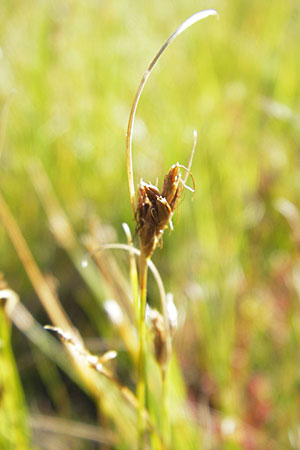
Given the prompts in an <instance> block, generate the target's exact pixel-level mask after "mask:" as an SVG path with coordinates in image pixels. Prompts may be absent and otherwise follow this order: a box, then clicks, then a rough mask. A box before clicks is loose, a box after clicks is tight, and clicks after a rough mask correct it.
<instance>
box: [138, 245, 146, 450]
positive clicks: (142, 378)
mask: <svg viewBox="0 0 300 450" xmlns="http://www.w3.org/2000/svg"><path fill="white" fill-rule="evenodd" d="M147 274H148V264H147V258H146V257H145V254H144V252H143V251H142V252H141V254H140V303H139V324H138V326H139V358H138V382H137V398H138V449H139V450H142V449H143V448H144V437H145V422H144V416H143V411H144V409H145V399H146V395H145V393H146V322H145V313H146V301H147Z"/></svg>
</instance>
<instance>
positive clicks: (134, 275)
mask: <svg viewBox="0 0 300 450" xmlns="http://www.w3.org/2000/svg"><path fill="white" fill-rule="evenodd" d="M122 226H123V230H124V232H125V234H126V237H127V241H128V246H129V248H130V250H129V267H130V270H129V276H130V282H131V291H132V300H133V308H134V313H135V319H136V323H138V321H139V304H138V303H139V281H138V272H137V266H136V260H135V256H134V247H133V240H132V236H131V232H130V228H129V226H128V225H127V223H123V224H122Z"/></svg>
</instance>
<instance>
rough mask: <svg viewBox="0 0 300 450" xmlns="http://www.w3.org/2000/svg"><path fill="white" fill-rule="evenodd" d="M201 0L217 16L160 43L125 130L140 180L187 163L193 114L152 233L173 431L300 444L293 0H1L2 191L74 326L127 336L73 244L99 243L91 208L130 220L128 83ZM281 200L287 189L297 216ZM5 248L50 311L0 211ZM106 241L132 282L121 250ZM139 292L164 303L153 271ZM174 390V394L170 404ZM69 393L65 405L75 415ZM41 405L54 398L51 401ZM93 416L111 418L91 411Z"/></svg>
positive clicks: (188, 437)
mask: <svg viewBox="0 0 300 450" xmlns="http://www.w3.org/2000/svg"><path fill="white" fill-rule="evenodd" d="M202 8H203V9H204V8H216V9H218V11H219V14H220V20H218V21H214V20H208V21H207V22H203V23H201V26H197V27H194V28H192V29H191V30H189V31H188V32H187V33H186V34H184V35H183V36H182V37H181V39H180V40H178V42H176V43H175V44H174V45H172V46H171V47H170V48H169V49H168V52H167V53H166V55H165V56H164V58H163V59H162V60H161V61H160V63H159V65H158V66H157V68H156V70H155V72H154V73H153V77H152V78H151V79H150V80H149V84H148V85H147V87H146V89H145V92H144V93H143V97H142V101H141V103H140V105H139V109H138V112H137V119H136V127H135V134H134V150H133V152H134V159H133V163H134V169H135V177H136V180H137V181H138V180H139V178H140V177H143V179H144V180H145V181H147V182H148V181H150V180H151V181H152V182H155V178H156V177H157V176H158V177H159V185H160V186H161V184H162V181H163V176H164V174H165V173H166V172H167V170H168V169H169V167H170V166H171V165H172V164H173V163H175V162H176V161H179V162H180V163H182V164H187V160H188V154H189V150H190V147H191V144H192V133H193V130H194V129H196V130H197V131H198V146H197V152H196V155H195V159H194V163H193V175H194V177H195V180H196V188H197V189H196V196H195V200H194V201H193V202H192V201H191V200H190V198H189V195H188V193H186V195H185V197H186V198H185V201H184V202H183V203H182V205H180V208H179V219H178V223H176V214H175V216H174V222H175V230H174V231H173V232H172V234H171V235H170V236H168V233H165V237H164V248H163V250H157V251H156V253H155V255H154V257H153V260H154V262H155V263H156V265H157V267H158V268H159V270H160V273H161V276H162V278H163V281H164V284H165V288H166V291H167V292H168V291H171V292H173V293H174V299H175V304H176V306H177V308H178V314H179V318H178V319H179V326H178V330H177V333H176V334H175V337H174V348H175V353H176V357H177V359H178V365H179V367H180V370H181V372H182V375H183V379H182V377H181V375H180V376H179V375H178V377H176V376H175V373H176V371H178V370H179V369H178V366H177V364H176V361H175V362H174V365H173V366H172V370H173V372H174V373H172V377H173V379H174V380H176V381H174V385H173V387H172V386H170V402H171V406H170V409H171V410H172V411H173V418H172V420H173V425H174V426H173V442H174V443H176V447H175V444H174V447H173V448H178V449H181V448H182V449H186V448H195V447H193V445H195V442H202V443H203V447H204V448H213V447H214V446H215V447H217V448H228V449H236V448H237V449H242V448H250V444H249V440H251V441H252V442H253V446H254V448H258V449H259V448H272V449H278V450H279V449H282V448H289V447H290V446H292V447H293V448H300V447H299V435H298V434H299V433H298V431H297V430H298V425H299V412H298V403H299V369H298V366H299V360H298V359H299V357H298V355H299V351H298V349H299V337H300V336H299V333H300V322H299V290H300V289H299V261H300V260H299V235H298V228H299V227H298V222H297V219H295V217H296V218H297V211H299V208H300V204H299V190H300V183H299V156H298V152H299V134H300V132H299V130H300V116H299V114H300V111H299V110H300V106H299V98H300V83H299V74H300V62H299V61H300V60H299V51H298V46H299V38H300V31H299V30H300V23H299V12H300V11H299V5H298V2H297V1H296V0H295V1H292V0H290V1H285V2H282V1H281V0H274V1H273V2H272V5H270V3H269V2H260V1H256V0H252V1H248V0H246V1H245V0H233V1H231V2H227V3H226V4H225V3H224V4H220V3H219V2H216V1H213V2H211V3H210V4H208V3H207V2H204V1H201V2H200V3H199V2H196V1H192V0H189V1H187V2H184V3H181V4H180V2H175V3H174V2H172V3H171V2H164V3H163V4H161V2H160V3H158V2H152V3H147V2H144V1H139V2H136V3H135V4H134V3H132V2H131V3H130V4H129V3H128V2H127V3H126V2H116V1H110V2H100V1H85V2H84V1H79V2H74V1H63V2H58V1H54V2H41V3H39V4H33V3H32V4H31V5H30V4H28V2H26V4H25V2H24V3H22V2H16V1H10V0H2V2H1V13H0V48H1V52H0V55H1V59H0V102H1V107H2V106H3V107H4V108H6V109H4V110H3V111H4V113H5V114H3V115H2V116H1V131H0V136H1V140H2V136H3V138H4V139H3V146H2V142H0V145H1V147H2V148H1V186H0V187H1V192H2V194H3V195H4V197H5V199H6V201H7V203H8V205H9V207H10V209H11V210H12V212H13V214H14V217H15V219H16V221H17V223H18V225H19V227H20V229H21V231H22V233H23V234H24V237H25V238H26V240H27V242H28V244H29V246H30V248H31V250H32V251H33V254H34V255H35V257H36V260H37V263H38V266H39V267H40V269H41V270H42V272H52V273H54V275H55V276H56V278H58V279H59V287H58V294H59V296H60V297H61V298H62V301H63V303H64V304H65V309H66V310H67V312H68V313H69V314H70V315H71V317H72V320H73V321H74V323H75V326H76V327H78V328H79V329H80V331H81V333H82V335H83V337H84V338H85V337H88V336H91V335H96V334H98V335H100V336H101V338H103V339H104V340H105V341H107V340H109V341H113V342H115V343H117V344H118V346H120V347H121V348H122V345H124V344H123V342H124V339H125V341H126V337H125V338H124V334H123V337H122V335H121V333H120V330H119V332H118V327H114V326H112V324H111V323H110V322H109V320H108V318H107V315H106V313H105V312H104V311H103V309H102V306H101V305H102V304H103V302H104V301H105V300H107V298H109V296H113V295H114V294H115V293H113V292H112V291H110V285H109V283H107V280H106V282H105V281H104V282H103V280H102V281H100V278H99V279H97V274H96V268H95V267H94V266H93V265H92V264H93V263H92V262H91V263H90V265H89V269H88V272H84V271H83V270H81V269H80V259H81V257H83V253H80V251H81V252H84V251H83V250H82V247H81V250H80V251H79V250H78V248H79V247H78V246H79V242H80V238H81V235H82V234H85V235H88V236H89V238H90V239H91V235H92V238H93V239H92V242H93V243H96V242H97V239H98V238H99V235H97V230H99V229H100V230H101V229H102V228H101V227H98V224H97V221H96V220H95V217H98V218H100V220H101V222H102V223H104V224H109V226H112V227H114V229H115V233H116V234H117V236H115V239H111V240H117V241H122V242H123V243H127V239H126V238H125V235H124V233H123V229H122V225H121V224H122V223H123V222H127V223H128V224H129V226H130V228H131V231H132V233H134V228H135V224H134V222H133V220H132V212H131V206H130V202H129V195H128V188H127V180H126V170H125V164H126V163H125V160H126V157H125V130H126V124H127V120H128V115H129V111H130V106H131V102H132V98H133V95H134V93H135V91H136V88H137V85H138V82H139V80H140V77H141V75H142V73H143V72H144V69H145V67H146V66H147V64H148V62H149V60H150V59H151V57H152V56H153V55H154V53H155V52H156V51H157V49H158V48H159V46H160V45H161V44H162V42H164V40H165V39H166V38H167V36H168V35H169V34H170V33H171V32H172V31H173V30H174V28H175V27H176V26H177V25H178V24H179V23H181V22H182V21H183V20H184V19H185V18H186V17H188V16H189V15H190V14H192V13H194V12H196V11H197V10H199V9H202ZM12 91H13V95H11V93H12ZM7 99H9V101H8V102H7ZM6 102H7V103H6ZM4 105H6V106H4ZM3 123H5V124H6V125H5V133H4V132H3V131H2V124H3ZM35 159H37V160H39V161H41V163H42V166H43V167H44V170H45V171H46V173H47V175H48V176H49V178H50V180H51V182H52V186H53V188H54V191H55V195H56V198H57V199H58V200H59V202H60V203H61V205H62V206H63V209H64V210H65V212H66V214H67V217H68V220H69V221H70V222H71V224H72V226H73V227H74V230H75V235H76V243H73V244H74V245H73V246H72V245H71V246H69V247H67V245H65V247H64V248H65V250H66V251H67V252H68V253H69V256H70V260H71V261H72V262H73V263H74V265H75V267H77V269H78V270H79V271H81V275H82V276H83V277H85V283H82V282H81V281H80V276H79V275H78V274H77V272H75V271H74V272H73V271H72V269H71V262H70V261H69V260H68V259H67V258H66V257H65V256H62V255H64V253H63V252H62V251H59V250H57V248H58V246H60V247H61V246H62V242H59V245H57V241H59V239H57V236H55V233H54V236H53V235H52V234H51V233H49V231H48V218H47V216H46V215H48V216H49V210H47V205H45V203H46V204H47V196H46V195H45V193H44V194H43V191H42V189H39V188H38V184H39V179H38V177H36V179H34V175H33V174H32V170H33V160H35ZM33 179H34V180H33ZM32 180H33V181H35V187H33V183H32ZM36 191H37V192H38V194H39V196H40V197H41V203H40V202H39V199H38V197H37V196H36ZM284 200H288V201H289V202H291V203H292V204H293V205H294V207H295V211H296V212H295V213H294V215H293V214H292V215H291V214H289V212H291V209H287V205H289V203H282V202H283V201H284ZM280 202H281V203H280ZM44 211H46V214H45V212H44ZM298 214H299V213H298ZM93 233H94V234H93ZM86 237H87V236H85V238H86ZM109 240H110V239H109ZM111 240H110V241H111ZM85 243H86V240H85ZM65 244H67V242H65ZM0 255H1V259H0V260H1V267H0V270H1V271H3V272H4V273H5V277H6V278H7V279H8V281H9V283H10V285H11V287H12V288H13V289H14V290H16V291H17V292H18V293H19V294H20V297H21V299H22V301H24V303H25V304H26V306H27V307H28V309H29V310H31V311H32V313H33V314H34V315H36V316H37V317H38V318H39V317H42V324H44V323H46V322H45V321H47V319H45V317H44V316H42V312H41V310H40V307H39V306H38V300H37V298H36V297H35V294H34V293H33V290H32V287H31V286H30V285H29V283H28V281H27V280H26V277H25V274H24V270H23V267H22V265H21V264H20V263H19V261H18V257H17V255H16V253H15V252H14V251H13V249H12V246H11V244H10V241H9V239H8V238H7V235H6V233H5V231H4V229H3V228H1V229H0ZM114 255H115V256H116V258H117V259H118V260H119V262H121V268H122V269H123V276H124V277H125V279H126V281H127V283H128V285H129V282H128V280H129V278H128V260H127V258H124V259H122V258H123V257H122V256H120V253H119V252H116V253H114ZM110 256H111V255H110ZM110 267H111V266H110ZM94 269H95V271H94ZM126 277H127V278H126ZM103 283H104V284H103ZM105 283H106V284H105ZM148 295H149V301H150V303H151V304H152V305H153V306H155V307H159V296H158V292H157V288H156V285H155V283H154V282H153V280H152V279H151V278H150V279H149V285H148ZM75 305H76V306H75ZM82 311H84V312H82ZM87 318H89V320H88V319H87ZM131 331H132V330H131V329H130V333H131ZM14 332H15V330H13V334H14ZM16 333H17V332H16ZM17 336H18V335H17ZM120 336H121V337H120ZM128 339H129V340H131V337H129V338H128ZM19 341H20V339H17V340H16V345H15V348H14V350H15V357H16V360H17V362H18V361H19V360H20V361H21V362H20V364H19V366H20V375H21V379H22V381H23V384H24V386H25V393H26V391H28V395H27V401H28V405H29V410H30V408H31V407H32V405H33V404H34V403H35V401H33V399H34V398H38V399H39V401H38V405H39V412H40V413H44V414H48V413H49V409H48V407H47V408H45V404H44V402H45V396H44V393H43V389H42V387H41V385H42V383H41V382H40V381H39V375H38V364H36V365H34V366H33V367H34V368H33V369H31V370H30V373H29V374H28V372H27V373H26V370H25V369H24V368H22V358H21V356H22V352H23V346H22V345H21V343H20V342H19ZM104 347H105V349H106V345H104ZM127 350H128V346H127ZM26 352H27V359H31V360H32V356H31V354H29V353H28V350H26ZM129 353H130V352H129ZM99 354H101V351H100V352H99ZM48 356H49V355H48ZM152 363H153V364H154V361H152ZM152 363H151V362H150V363H149V364H152ZM172 364H173V363H172ZM132 367H133V363H132V360H130V357H128V356H127V352H124V351H123V350H122V352H121V355H120V363H118V367H117V371H118V373H119V374H120V377H121V378H122V379H121V381H122V382H123V383H124V384H128V385H130V386H131V387H132V386H133V385H134V383H135V381H136V380H135V378H134V377H135V375H134V374H133V373H132V371H133V369H132ZM153 370H154V372H155V370H156V369H153ZM33 374H34V375H33ZM29 375H31V376H32V379H31V378H30V376H29ZM156 375H157V376H158V374H156ZM58 379H59V378H58ZM155 379H156V378H155ZM157 379H159V378H157ZM183 380H184V381H183ZM36 386H40V387H39V388H38V387H36ZM174 386H175V387H174ZM35 389H36V391H35ZM151 389H152V390H153V391H154V390H155V389H154V388H153V387H151ZM172 389H176V392H173V391H172ZM50 391H51V390H50ZM49 395H51V394H49ZM157 395H158V399H157V398H156V399H155V396H154V398H153V399H152V402H153V404H152V409H153V410H154V411H155V410H156V411H157V408H156V403H155V402H159V394H157ZM173 397H175V399H176V398H177V400H174V398H173ZM46 398H47V396H46ZM185 398H187V399H188V400H187V401H185V408H186V411H183V410H181V411H177V410H176V407H178V405H179V404H181V399H185ZM178 399H179V400H178ZM70 400H71V401H72V398H71V396H70ZM172 402H173V403H172ZM47 404H48V403H47ZM53 404H54V405H55V400H54V399H53ZM176 405H177V406H176ZM0 406H1V404H0ZM74 408H75V410H74V416H73V417H72V419H74V418H75V419H77V420H78V419H81V417H80V412H79V411H78V410H76V405H75V406H74ZM87 408H88V407H87ZM182 409H183V406H182ZM100 410H101V408H100ZM50 412H51V413H52V414H53V415H55V414H56V413H57V411H56V410H55V408H54V407H53V408H52V407H50ZM183 413H184V414H185V415H186V418H187V420H186V421H183V420H182V414H183ZM157 414H158V413H157ZM176 414H177V416H176ZM91 415H92V416H93V414H92V413H89V412H87V417H90V416H91ZM100 417H101V414H100ZM176 417H177V421H176ZM93 420H94V421H96V418H95V417H94V419H93ZM100 422H101V426H102V427H104V428H110V425H109V423H107V422H106V420H105V419H104V418H103V417H102V418H101V419H100ZM195 424H197V426H195ZM216 430H220V431H219V432H216ZM74 442H76V441H72V443H74ZM187 443H188V444H187ZM37 445H38V442H37ZM80 445H81V444H79V443H78V448H79V446H80ZM86 445H87V446H86V447H85V448H90V447H88V445H89V444H86ZM124 445H125V444H124ZM129 445H130V444H129ZM247 445H248V447H247ZM205 446H206V447H205ZM0 447H1V445H0ZM72 448H76V444H75V443H74V444H73V446H72ZM83 448H84V447H83ZM116 448H126V447H121V446H120V447H116ZM128 448H130V447H128Z"/></svg>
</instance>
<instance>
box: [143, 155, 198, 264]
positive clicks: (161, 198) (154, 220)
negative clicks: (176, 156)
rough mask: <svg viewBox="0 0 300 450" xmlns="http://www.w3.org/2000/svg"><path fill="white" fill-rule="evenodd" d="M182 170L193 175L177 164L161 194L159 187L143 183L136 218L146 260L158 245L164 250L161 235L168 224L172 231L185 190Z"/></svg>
mask: <svg viewBox="0 0 300 450" xmlns="http://www.w3.org/2000/svg"><path fill="white" fill-rule="evenodd" d="M180 168H183V169H185V170H186V171H187V172H188V174H190V175H191V173H190V171H189V169H187V168H186V167H184V166H182V165H180V164H178V163H177V164H174V165H173V166H172V167H171V169H170V170H169V172H168V173H167V175H166V176H165V178H164V184H163V188H162V191H161V192H159V189H158V187H156V186H154V185H152V184H148V183H145V182H144V181H141V184H140V186H139V190H138V205H137V210H136V216H135V218H136V221H137V233H138V235H139V237H140V241H141V250H142V251H143V252H144V254H145V257H146V258H150V256H151V255H152V253H153V252H154V250H155V248H156V247H157V245H160V246H162V235H163V232H164V230H165V229H166V228H168V226H169V224H170V226H171V228H173V226H172V222H171V220H172V216H173V214H174V211H175V209H176V207H177V206H178V201H179V199H180V197H181V194H182V192H183V188H184V187H185V183H184V180H183V179H182V177H181V172H180ZM191 176H192V175H191ZM193 191H194V189H193Z"/></svg>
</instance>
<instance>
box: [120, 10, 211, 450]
mask: <svg viewBox="0 0 300 450" xmlns="http://www.w3.org/2000/svg"><path fill="white" fill-rule="evenodd" d="M216 14H217V13H216V11H215V10H206V11H199V12H197V13H196V14H194V15H192V16H191V17H189V18H188V19H187V20H185V21H184V22H183V23H182V24H181V25H180V26H179V27H178V28H177V29H176V30H175V31H174V33H172V34H171V36H170V37H169V38H168V39H167V40H166V42H165V43H164V44H163V46H162V47H161V48H160V50H159V51H158V53H157V54H156V55H155V57H154V58H153V60H152V61H151V62H150V64H149V66H148V68H147V70H146V72H145V74H144V76H143V77H142V80H141V82H140V84H139V86H138V89H137V92H136V95H135V98H134V101H133V104H132V108H131V112H130V115H129V121H128V127H127V139H126V156H127V158H126V160H127V177H128V185H129V193H130V201H131V205H132V210H133V214H134V218H135V220H136V222H137V233H138V235H139V239H140V258H139V302H138V313H137V315H138V332H139V355H138V382H137V398H138V447H139V448H140V449H142V448H144V444H143V442H144V438H145V436H144V435H145V424H144V419H143V411H144V409H145V398H146V395H145V393H146V383H147V377H146V355H145V346H146V304H147V273H148V264H147V261H148V260H149V259H150V258H151V255H152V254H153V252H154V251H155V249H156V248H157V246H162V236H163V232H164V230H165V229H166V228H168V227H169V226H170V227H171V229H172V228H173V225H172V216H173V213H174V211H175V209H176V207H177V206H178V202H179V199H180V197H181V194H182V192H183V189H184V187H187V188H188V186H187V185H186V181H187V178H188V176H189V175H190V176H191V177H192V175H191V172H190V169H191V165H192V160H193V154H194V151H195V146H196V141H197V133H196V132H194V144H193V148H192V151H191V155H190V159H189V162H188V166H187V167H184V166H182V165H181V164H179V163H176V164H174V165H173V166H172V167H171V169H170V170H169V172H168V173H167V174H166V176H165V178H164V183H163V187H162V190H161V191H160V190H159V189H158V187H157V186H155V185H152V184H149V183H145V182H143V181H141V183H140V186H139V189H138V198H137V203H136V199H135V187H134V186H135V184H134V176H133V163H132V131H133V125H134V119H135V114H136V110H137V106H138V102H139V99H140V96H141V93H142V91H143V89H144V87H145V84H146V82H147V80H148V78H149V76H150V74H151V71H152V70H153V68H154V66H155V65H156V63H157V61H158V60H159V58H160V56H161V55H162V54H163V52H164V51H165V50H166V48H167V47H168V46H169V45H170V43H171V42H172V41H173V40H174V39H175V38H176V37H177V36H178V35H179V34H181V33H182V32H183V31H184V30H186V29H187V28H189V27H190V26H191V25H193V24H194V23H196V22H198V21H199V20H201V19H204V18H206V17H208V16H211V15H216ZM181 168H182V169H184V170H185V176H184V177H183V178H182V177H181V173H180V169H181ZM192 179H193V177H192ZM193 184H194V185H195V183H194V179H193ZM189 189H190V188H189ZM191 190H192V191H193V192H194V189H191ZM162 307H163V312H164V318H165V320H164V326H163V329H162V330H160V331H159V332H158V330H156V335H159V336H160V339H159V340H158V341H159V344H158V343H157V342H156V344H157V345H156V347H159V350H158V349H157V350H156V355H157V356H158V355H159V356H158V358H157V360H158V363H159V365H160V369H161V375H162V392H163V402H162V403H163V413H162V417H163V422H164V425H163V427H162V428H163V434H164V442H165V444H167V443H168V442H169V436H168V419H167V417H168V408H167V405H166V397H167V388H166V386H167V378H166V372H167V367H168V362H169V359H170V355H171V351H172V344H171V334H170V325H169V319H168V315H167V306H166V304H165V303H164V304H163V305H162Z"/></svg>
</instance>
